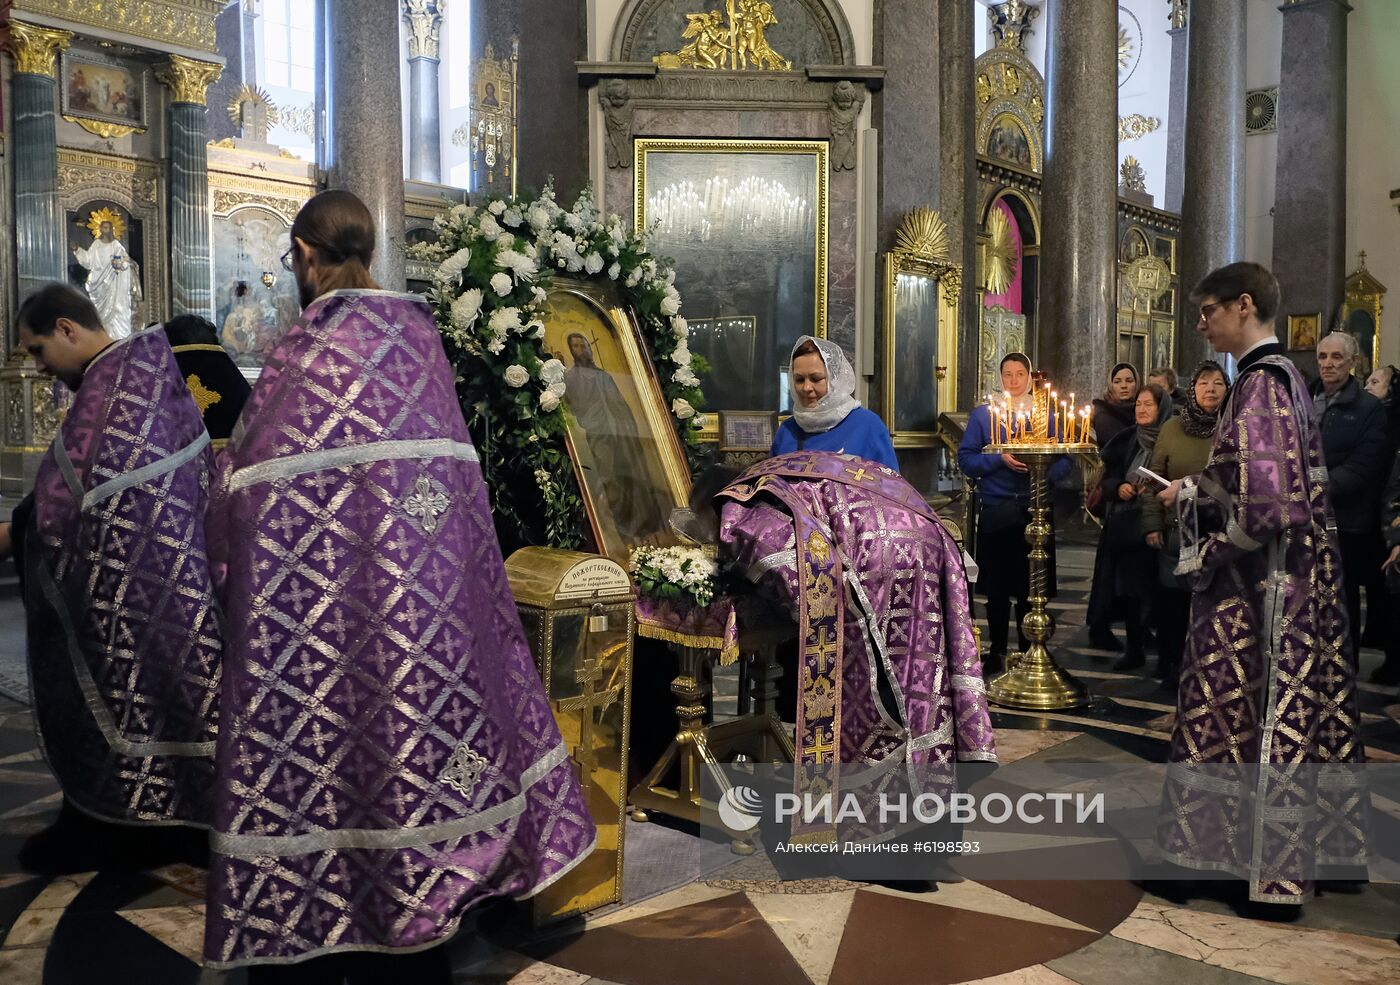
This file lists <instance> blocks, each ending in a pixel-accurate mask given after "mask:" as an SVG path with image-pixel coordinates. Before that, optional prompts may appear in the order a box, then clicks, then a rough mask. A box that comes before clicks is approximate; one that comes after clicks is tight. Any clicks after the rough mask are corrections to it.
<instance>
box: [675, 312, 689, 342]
mask: <svg viewBox="0 0 1400 985" xmlns="http://www.w3.org/2000/svg"><path fill="white" fill-rule="evenodd" d="M671 334H673V335H675V337H676V338H678V339H683V338H686V337H687V336H689V335H690V323H689V322H687V321H686V320H685V319H684V318H683V317H681V316H680V315H676V316H675V317H674V318H672V319H671Z"/></svg>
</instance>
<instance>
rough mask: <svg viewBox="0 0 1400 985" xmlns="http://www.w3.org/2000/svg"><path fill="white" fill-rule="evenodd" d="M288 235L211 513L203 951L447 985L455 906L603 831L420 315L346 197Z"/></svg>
mask: <svg viewBox="0 0 1400 985" xmlns="http://www.w3.org/2000/svg"><path fill="white" fill-rule="evenodd" d="M291 241H292V248H291V250H290V251H289V253H288V256H287V257H286V258H285V260H284V263H286V265H287V266H288V267H289V269H290V270H291V271H292V272H293V273H294V274H295V276H296V280H297V288H298V291H299V293H300V296H301V302H302V304H303V306H304V310H303V312H302V316H301V319H300V320H299V321H298V322H297V323H296V324H295V325H293V326H292V327H291V328H290V329H289V330H288V332H287V333H286V334H285V335H284V336H283V337H282V338H281V340H280V341H279V342H278V343H277V345H276V346H275V347H274V348H273V349H272V351H271V353H270V354H269V356H268V358H267V361H266V364H265V367H264V369H263V372H262V375H261V376H260V377H259V378H258V381H257V384H256V385H255V386H254V388H253V393H252V396H251V397H250V398H249V401H248V404H247V406H246V407H245V408H244V413H243V416H242V419H241V420H240V422H239V426H238V429H237V430H236V431H235V433H234V435H233V438H232V440H231V441H230V443H229V447H228V449H227V451H226V452H225V453H224V455H222V456H221V458H220V469H219V474H218V477H217V480H216V484H215V490H214V503H213V508H212V511H211V515H212V516H214V517H217V518H218V521H219V526H218V528H217V535H216V536H215V538H214V544H213V550H214V552H215V558H216V561H217V565H218V566H217V567H216V574H218V575H219V576H220V578H221V590H222V597H223V600H224V605H225V611H226V613H227V619H228V627H229V628H228V639H229V647H228V653H229V657H228V661H227V676H226V684H225V687H224V692H223V704H222V714H223V720H224V722H225V723H226V725H225V727H224V728H223V730H222V731H221V732H220V736H219V749H218V757H217V789H216V796H215V811H214V831H213V837H212V845H211V851H212V859H211V865H210V873H209V891H210V898H209V901H208V908H207V913H206V925H205V940H204V956H205V961H206V963H208V964H210V965H212V966H215V967H219V968H229V967H233V966H238V965H253V966H255V967H254V968H253V969H252V970H253V974H254V980H275V979H277V978H278V977H279V976H280V975H285V976H286V980H290V981H298V982H300V981H305V980H309V979H307V977H306V976H308V975H315V974H318V973H319V974H325V975H328V976H329V979H328V980H338V979H339V978H341V977H344V976H345V975H346V974H350V975H352V976H354V975H361V974H363V975H369V974H370V970H371V969H375V967H376V965H377V963H378V962H381V961H393V962H394V963H395V966H394V967H392V968H380V969H378V970H377V972H376V973H377V977H375V978H373V980H375V981H424V980H426V979H427V978H428V977H437V978H441V977H442V974H443V972H444V969H443V968H442V967H441V966H440V963H441V962H443V961H445V958H443V957H442V949H440V948H433V945H436V944H440V943H442V942H443V941H445V940H447V939H448V938H450V937H451V936H452V935H453V934H454V933H455V932H456V930H457V928H458V926H459V924H460V922H461V920H462V918H463V916H464V915H465V913H466V912H467V910H468V909H469V908H470V907H472V906H473V905H474V904H477V903H480V902H482V901H483V900H487V899H490V898H492V897H515V898H521V897H527V896H530V895H532V894H534V893H537V892H539V891H540V890H541V889H543V888H544V887H546V886H548V885H549V884H551V883H553V882H554V881H556V880H558V879H559V878H561V877H562V876H563V875H564V874H565V873H566V872H568V871H569V870H570V869H571V868H573V866H574V865H576V864H577V863H578V862H579V861H580V860H581V859H583V858H584V856H586V855H587V854H588V853H589V852H590V851H591V850H592V848H593V845H594V842H595V833H594V827H593V822H592V820H591V819H590V818H589V816H588V813H587V811H586V808H585V806H584V803H583V799H582V795H581V791H580V789H579V785H578V781H577V779H576V777H575V774H574V769H573V764H572V760H571V758H570V757H569V754H568V750H567V749H566V748H565V746H564V742H563V739H562V737H561V736H560V733H559V729H558V728H557V726H556V725H555V722H554V717H553V714H552V713H551V710H550V706H549V704H548V701H547V700H546V696H545V693H544V689H543V687H542V685H541V683H540V678H539V675H538V674H537V673H536V671H535V668H534V664H533V662H532V660H531V656H530V651H529V649H528V648H527V645H526V641H525V637H524V633H523V631H522V629H521V625H520V619H519V616H518V614H517V612H516V608H515V603H514V601H513V599H512V597H511V593H510V588H509V585H508V584H507V581H506V575H505V566H504V563H503V561H502V559H501V553H500V547H499V545H498V543H497V541H496V535H495V530H494V527H493V526H492V521H491V512H490V506H489V504H488V502H487V494H486V487H485V483H484V481H483V478H482V474H481V466H480V464H479V461H478V458H477V452H476V449H475V448H473V446H472V443H471V438H470V437H469V435H468V433H467V427H466V423H465V421H464V420H463V417H462V411H461V408H460V406H459V405H458V402H457V393H456V385H455V382H454V380H455V374H454V372H453V369H452V366H451V365H450V364H449V363H448V361H447V357H446V354H445V353H444V351H443V347H442V339H441V336H440V335H439V334H438V329H437V326H436V325H435V323H434V321H433V316H432V311H431V309H430V308H429V307H428V305H427V303H426V302H424V301H423V299H422V298H420V297H418V296H416V295H409V294H396V293H392V292H389V291H384V290H380V289H379V288H378V285H377V284H376V283H375V282H374V280H373V279H372V278H371V276H370V273H369V265H370V261H371V258H372V255H373V252H374V247H375V230H374V225H373V222H372V220H371V218H370V213H369V210H368V209H367V208H366V207H365V206H364V204H363V203H362V202H361V201H360V200H359V199H358V198H356V197H355V196H354V195H352V194H350V193H348V192H345V191H327V192H322V193H321V194H319V195H317V196H316V197H315V198H313V199H312V200H311V201H310V202H308V203H307V204H306V205H305V206H304V207H303V208H302V210H301V212H300V213H298V215H297V218H296V220H295V222H294V223H293V224H292V229H291ZM428 948H433V950H432V951H428V952H426V953H425V954H423V955H419V956H417V957H416V958H412V959H406V958H405V957H404V954H405V953H406V952H413V951H424V950H425V949H428ZM365 951H370V952H379V953H378V954H368V955H366V954H362V953H352V952H365ZM321 956H325V957H321ZM309 958H318V960H317V962H316V964H318V965H320V968H319V969H308V968H304V967H301V966H300V965H297V966H296V967H283V966H288V965H293V964H295V963H297V962H301V961H304V960H305V959H309ZM432 961H437V962H439V967H437V968H435V969H433V970H431V971H430V970H427V969H425V968H423V967H419V968H417V969H410V968H409V967H408V965H412V964H415V963H419V962H432ZM328 965H329V966H330V967H329V968H328ZM265 966H267V967H265ZM356 980H360V979H358V978H357V979H356Z"/></svg>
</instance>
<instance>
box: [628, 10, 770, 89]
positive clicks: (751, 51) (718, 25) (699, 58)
mask: <svg viewBox="0 0 1400 985" xmlns="http://www.w3.org/2000/svg"><path fill="white" fill-rule="evenodd" d="M726 15H727V18H728V19H727V21H726ZM685 19H686V28H685V31H684V32H683V33H682V34H681V39H682V40H685V39H687V38H689V39H691V40H690V44H687V45H685V46H684V47H682V48H681V49H680V50H679V51H674V52H670V51H667V52H662V53H661V54H659V55H654V56H653V57H652V59H651V60H652V61H653V62H655V63H656V65H657V66H659V67H660V68H668V69H676V68H701V69H729V70H730V71H736V72H737V71H748V70H749V69H750V68H753V69H754V70H755V71H768V72H790V71H792V60H791V59H788V58H784V57H783V56H782V55H780V54H778V53H777V52H776V51H774V50H773V47H772V46H771V45H770V44H769V43H768V38H767V31H768V28H770V27H772V26H773V25H774V24H777V23H778V16H777V15H776V14H775V13H773V5H772V4H771V3H768V2H767V0H725V3H724V13H723V14H721V13H720V12H719V11H718V10H711V11H710V12H709V13H699V14H686V15H685Z"/></svg>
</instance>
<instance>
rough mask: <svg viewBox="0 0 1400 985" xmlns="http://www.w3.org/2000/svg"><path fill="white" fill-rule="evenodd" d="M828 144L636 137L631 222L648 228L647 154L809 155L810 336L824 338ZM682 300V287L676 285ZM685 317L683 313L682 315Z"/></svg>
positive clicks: (827, 218)
mask: <svg viewBox="0 0 1400 985" xmlns="http://www.w3.org/2000/svg"><path fill="white" fill-rule="evenodd" d="M828 146H829V145H828V144H827V142H826V141H825V140H744V139H737V140H729V139H718V138H715V139H706V140H691V139H687V138H683V137H679V138H678V137H638V138H637V139H636V140H635V141H634V142H633V151H632V153H633V164H634V169H633V170H634V172H635V174H636V178H635V184H634V186H633V192H632V208H633V222H634V223H635V228H636V229H637V231H638V232H645V230H646V228H647V215H646V210H647V155H648V154H652V153H664V154H770V155H780V154H809V155H811V156H812V157H813V159H814V160H815V162H816V179H817V209H816V214H817V230H816V237H817V242H816V258H817V270H816V290H815V294H816V297H815V298H814V301H815V307H814V311H815V317H814V318H813V326H812V333H811V334H812V335H815V336H816V337H817V338H819V339H824V338H826V294H827V223H828V221H829V215H830V211H829V210H830V202H829V198H830V186H829V180H828V178H829V170H828V169H829V163H828V159H827V158H828ZM678 289H679V290H680V292H681V297H682V298H684V297H685V285H684V284H681V285H679V287H678ZM681 314H685V312H683V311H682V312H681Z"/></svg>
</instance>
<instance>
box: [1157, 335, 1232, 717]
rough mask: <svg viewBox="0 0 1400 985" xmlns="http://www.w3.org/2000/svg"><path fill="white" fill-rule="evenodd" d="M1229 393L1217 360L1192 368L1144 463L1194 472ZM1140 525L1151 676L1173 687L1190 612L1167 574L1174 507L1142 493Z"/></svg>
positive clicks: (1182, 474)
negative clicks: (1152, 642) (1148, 596)
mask: <svg viewBox="0 0 1400 985" xmlns="http://www.w3.org/2000/svg"><path fill="white" fill-rule="evenodd" d="M1229 391H1230V384H1229V382H1228V381H1227V380H1226V379H1225V370H1224V369H1223V368H1222V367H1221V365H1220V364H1219V363H1217V362H1215V361H1213V360H1207V361H1206V362H1203V363H1201V364H1200V365H1199V366H1197V367H1196V372H1194V373H1193V374H1191V386H1190V388H1189V389H1187V391H1186V406H1185V407H1183V408H1182V409H1181V413H1179V414H1178V415H1177V416H1175V417H1173V418H1172V419H1171V420H1169V421H1167V423H1166V424H1164V425H1162V433H1161V434H1160V435H1158V437H1157V444H1156V446H1155V447H1154V448H1153V449H1152V457H1151V459H1150V460H1149V461H1148V463H1147V467H1148V468H1149V469H1151V470H1152V471H1153V472H1156V473H1157V474H1158V475H1160V476H1161V477H1162V478H1164V479H1167V480H1168V481H1172V480H1175V479H1184V478H1186V477H1187V476H1191V475H1199V474H1200V472H1201V470H1202V469H1203V468H1205V467H1206V462H1207V461H1208V460H1209V459H1210V446H1211V444H1212V442H1213V441H1214V440H1215V425H1216V422H1217V421H1218V420H1219V419H1220V408H1221V407H1223V406H1224V405H1225V396H1226V394H1227V393H1229ZM1153 491H1154V492H1156V491H1157V490H1155V489H1154V490H1153ZM1142 529H1143V534H1144V538H1145V540H1146V543H1147V546H1148V547H1150V548H1153V549H1154V550H1156V551H1157V568H1156V575H1157V596H1156V598H1155V599H1154V600H1153V620H1154V623H1155V628H1156V631H1157V676H1158V677H1160V678H1162V685H1163V687H1166V688H1170V689H1171V690H1172V691H1175V690H1176V685H1177V675H1178V673H1179V672H1180V670H1181V654H1182V651H1183V650H1184V649H1185V648H1186V626H1187V620H1188V617H1189V616H1190V611H1191V592H1190V590H1189V588H1187V587H1185V586H1184V585H1183V584H1182V582H1181V581H1180V580H1179V579H1178V577H1177V576H1176V575H1175V574H1174V573H1173V572H1174V570H1175V568H1176V561H1177V554H1178V552H1179V551H1180V547H1181V538H1180V536H1179V532H1178V530H1177V513H1176V510H1175V509H1165V508H1163V506H1162V502H1161V500H1159V499H1158V498H1157V497H1156V496H1155V495H1154V496H1147V497H1144V499H1143V503H1142Z"/></svg>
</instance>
